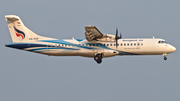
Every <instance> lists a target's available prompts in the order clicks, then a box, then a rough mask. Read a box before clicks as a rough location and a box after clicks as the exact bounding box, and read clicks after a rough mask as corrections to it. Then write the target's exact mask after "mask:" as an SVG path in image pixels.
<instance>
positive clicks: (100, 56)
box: [94, 54, 102, 64]
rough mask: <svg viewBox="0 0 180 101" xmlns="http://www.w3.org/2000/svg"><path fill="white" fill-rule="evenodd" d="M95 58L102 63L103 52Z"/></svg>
mask: <svg viewBox="0 0 180 101" xmlns="http://www.w3.org/2000/svg"><path fill="white" fill-rule="evenodd" d="M94 60H95V61H96V62H97V63H98V64H100V63H101V62H102V54H97V55H96V56H95V57H94Z"/></svg>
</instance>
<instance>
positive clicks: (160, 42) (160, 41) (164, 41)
mask: <svg viewBox="0 0 180 101" xmlns="http://www.w3.org/2000/svg"><path fill="white" fill-rule="evenodd" d="M158 43H167V42H166V41H159V42H158Z"/></svg>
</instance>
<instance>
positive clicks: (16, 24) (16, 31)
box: [5, 15, 52, 43]
mask: <svg viewBox="0 0 180 101" xmlns="http://www.w3.org/2000/svg"><path fill="white" fill-rule="evenodd" d="M5 18H6V21H7V24H8V28H9V32H10V34H11V38H12V41H13V43H20V42H28V41H37V40H47V39H52V38H47V37H42V36H39V35H37V34H35V33H34V32H32V31H31V30H29V29H28V28H27V27H26V26H25V25H24V24H23V22H22V21H21V19H20V18H19V17H18V16H16V15H6V16H5Z"/></svg>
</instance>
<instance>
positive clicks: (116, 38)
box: [115, 27, 118, 48]
mask: <svg viewBox="0 0 180 101" xmlns="http://www.w3.org/2000/svg"><path fill="white" fill-rule="evenodd" d="M117 40H118V29H117V27H116V37H115V41H116V48H117Z"/></svg>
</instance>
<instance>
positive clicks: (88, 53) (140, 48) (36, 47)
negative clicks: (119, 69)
mask: <svg viewBox="0 0 180 101" xmlns="http://www.w3.org/2000/svg"><path fill="white" fill-rule="evenodd" d="M159 41H163V42H165V40H163V39H154V38H153V39H143V38H138V39H119V40H118V44H117V46H116V43H115V42H97V41H92V42H88V41H87V40H83V39H70V40H56V39H54V40H39V41H33V42H26V43H12V44H6V46H7V47H12V48H18V49H22V50H26V51H31V52H36V53H41V54H45V55H49V56H50V55H52V56H83V57H94V56H95V55H96V54H98V53H102V54H103V58H106V57H112V56H116V55H163V54H169V53H172V52H174V51H175V50H176V48H175V47H173V46H172V45H170V44H168V43H159ZM19 47H20V48H19Z"/></svg>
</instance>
